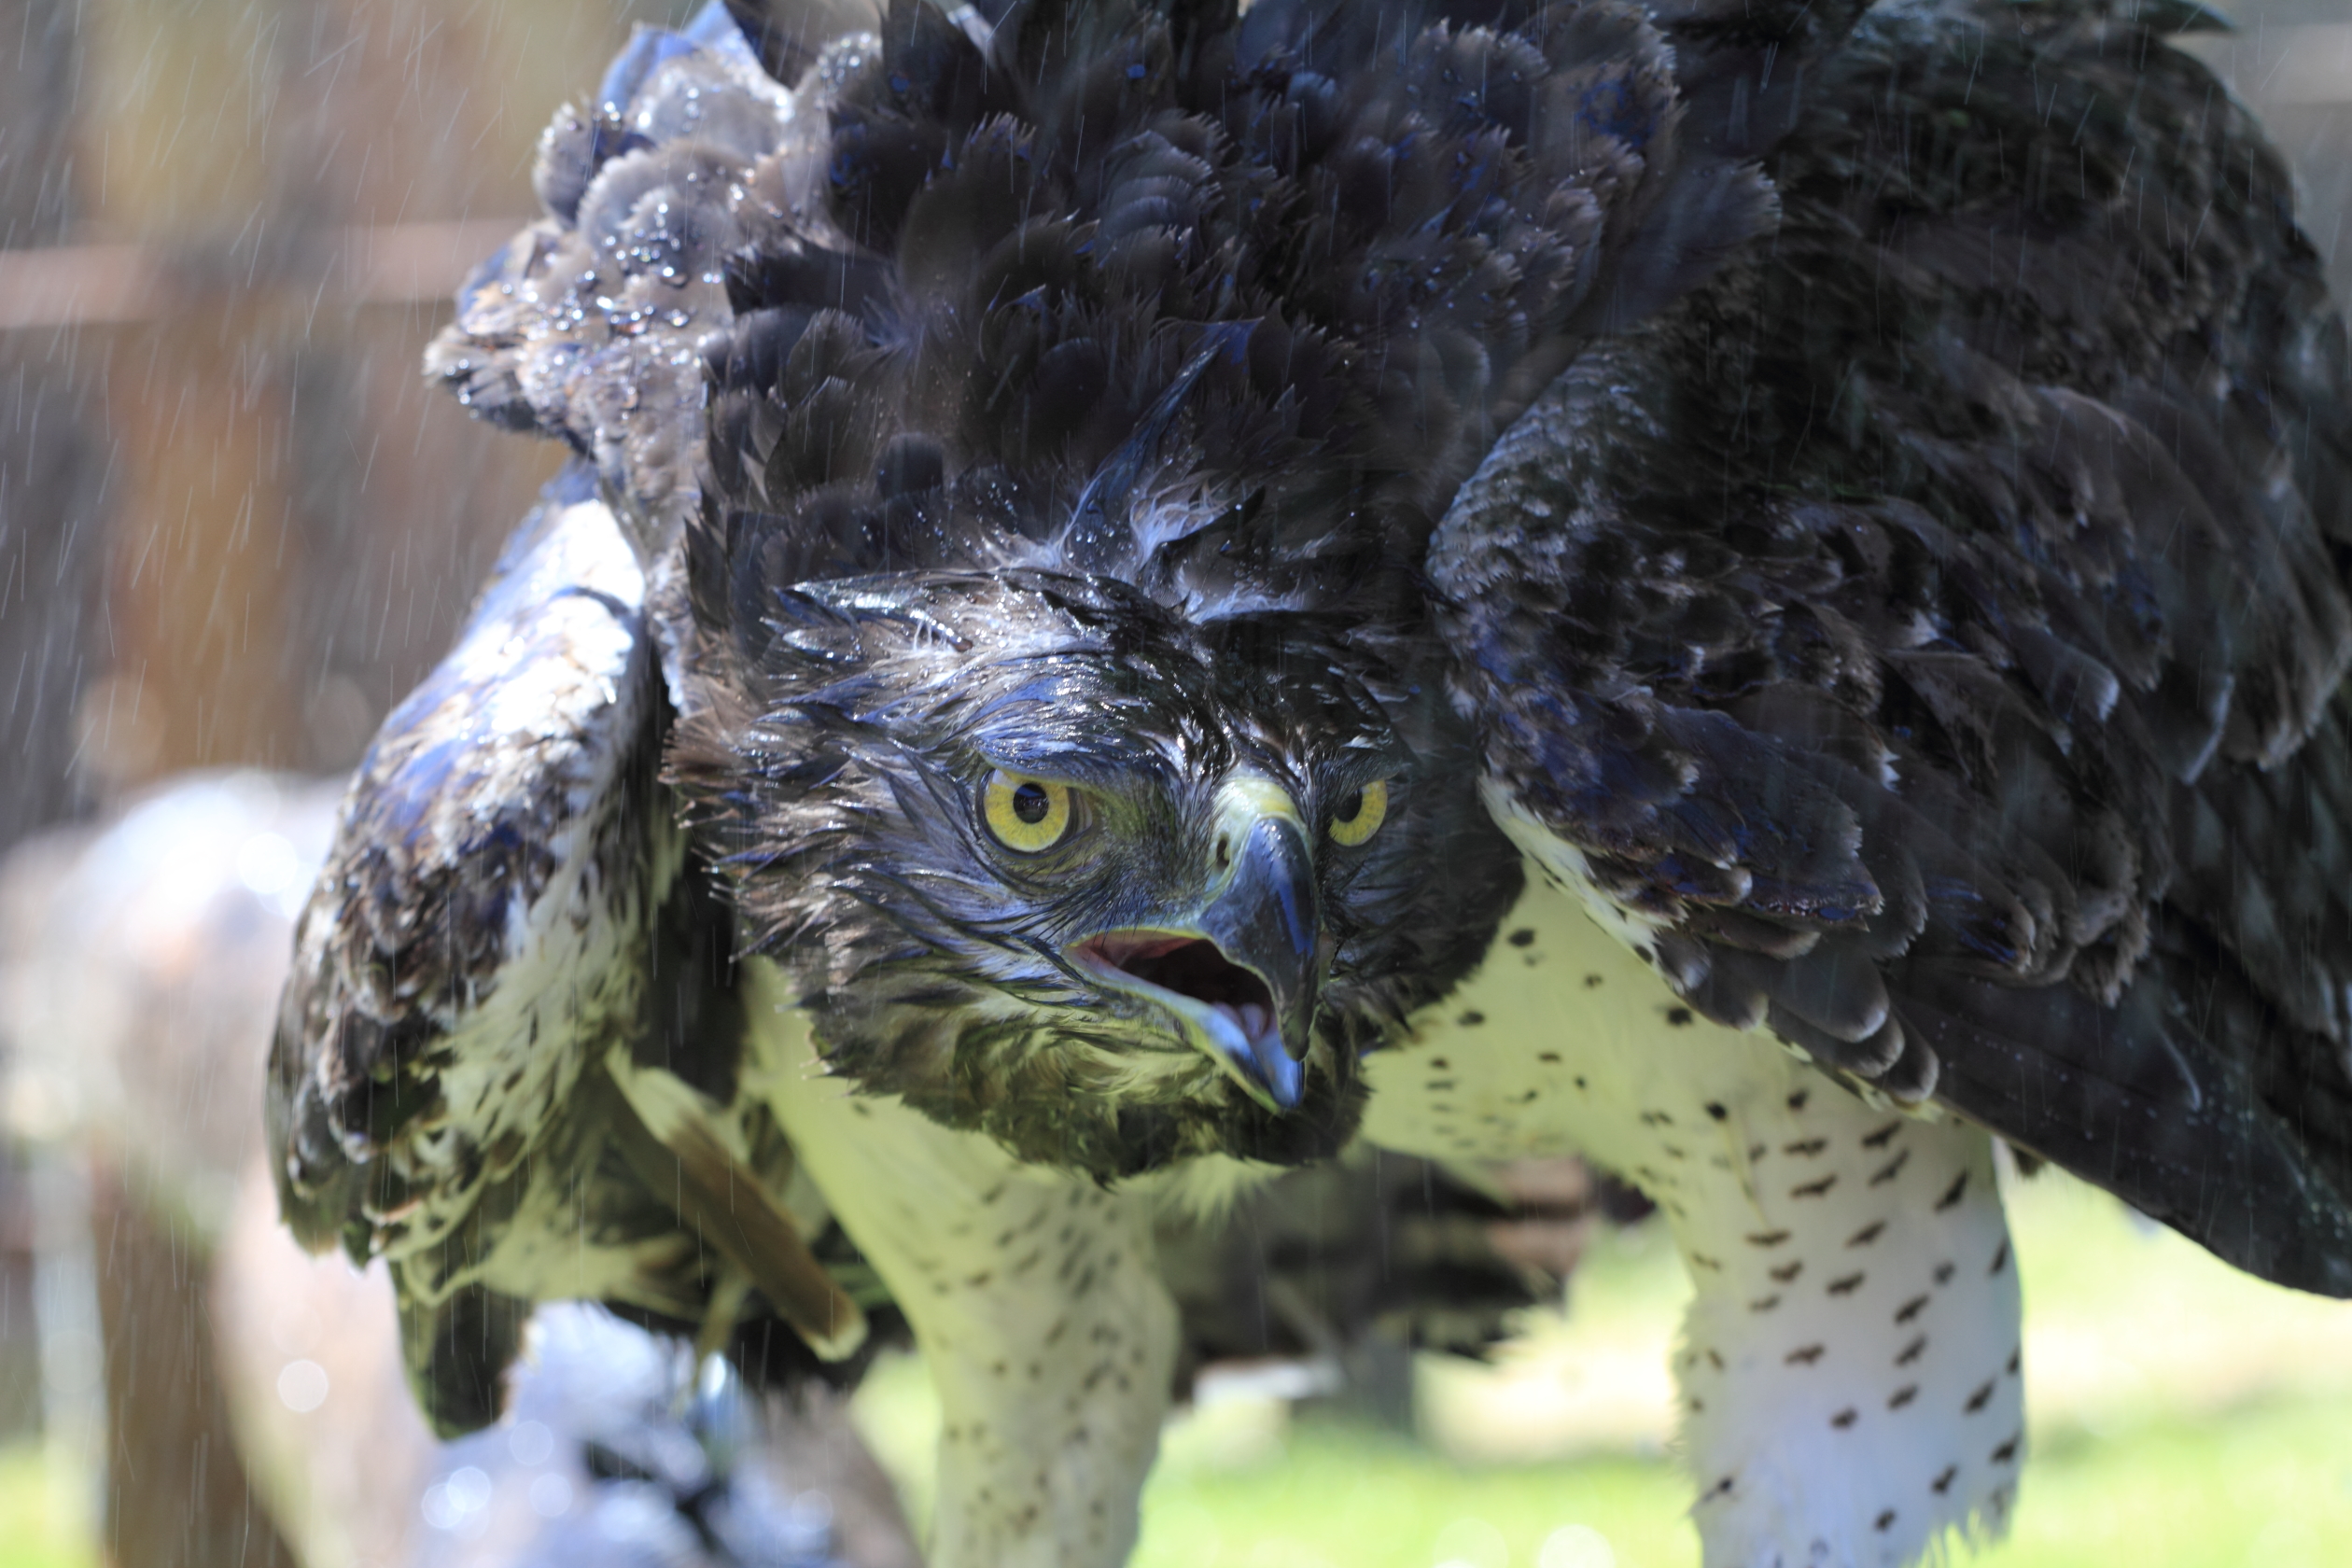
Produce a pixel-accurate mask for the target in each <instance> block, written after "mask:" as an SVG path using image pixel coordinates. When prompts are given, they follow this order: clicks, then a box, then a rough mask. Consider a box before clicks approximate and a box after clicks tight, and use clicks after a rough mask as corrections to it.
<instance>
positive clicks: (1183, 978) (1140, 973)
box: [1071, 777, 1323, 1111]
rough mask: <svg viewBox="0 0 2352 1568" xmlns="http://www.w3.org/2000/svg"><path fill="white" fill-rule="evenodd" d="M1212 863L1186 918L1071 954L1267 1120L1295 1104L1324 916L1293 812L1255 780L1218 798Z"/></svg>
mask: <svg viewBox="0 0 2352 1568" xmlns="http://www.w3.org/2000/svg"><path fill="white" fill-rule="evenodd" d="M1213 842H1214V844H1215V846H1216V848H1215V854H1216V861H1215V863H1214V866H1213V869H1212V872H1211V881H1210V887H1209V892H1208V897H1207V899H1206V901H1205V902H1204V903H1202V905H1201V907H1200V908H1199V910H1198V911H1197V913H1196V914H1195V915H1194V916H1193V917H1190V918H1188V919H1182V920H1176V921H1172V922H1170V923H1169V924H1167V925H1159V926H1152V927H1130V928H1127V929H1123V930H1119V931H1104V932H1101V933H1100V934H1099V935H1096V936H1090V937H1088V938H1086V939H1085V941H1084V942H1081V943H1079V944H1078V945H1076V946H1075V947H1074V948H1073V949H1072V950H1071V957H1072V958H1073V959H1075V960H1076V961H1077V963H1078V965H1079V967H1080V968H1082V969H1084V970H1085V971H1086V972H1088V973H1090V974H1092V975H1093V976H1094V977H1095V978H1096V979H1097V980H1098V981H1099V982H1100V983H1101V984H1102V985H1104V986H1106V987H1110V988H1112V989H1113V990H1119V991H1125V992H1127V994H1129V995H1132V996H1141V997H1145V998H1148V999H1149V1000H1151V1001H1155V1002H1157V1003H1158V1004H1159V1005H1160V1006H1162V1007H1164V1008H1166V1009H1168V1011H1169V1012H1170V1013H1173V1014H1174V1015H1176V1017H1177V1019H1178V1021H1179V1022H1180V1023H1181V1025H1182V1026H1183V1031H1184V1035H1185V1037H1186V1038H1187V1039H1188V1040H1190V1041H1191V1042H1192V1043H1193V1044H1194V1045H1195V1046H1196V1047H1197V1048H1198V1049H1199V1050H1201V1051H1202V1052H1204V1053H1206V1054H1207V1055H1208V1057H1210V1059H1211V1060H1212V1061H1214V1062H1216V1063H1217V1064H1218V1065H1219V1066H1220V1067H1222V1068H1224V1069H1225V1071H1226V1073H1227V1074H1228V1075H1229V1076H1230V1077H1232V1079H1233V1080H1234V1081H1235V1082H1236V1083H1237V1084H1239V1085H1240V1086H1241V1088H1242V1090H1243V1091H1244V1092H1246V1093H1247V1094H1248V1095H1249V1096H1250V1098H1251V1099H1254V1100H1256V1101H1257V1102H1258V1103H1259V1104H1261V1105H1263V1106H1265V1107H1266V1108H1267V1110H1269V1111H1288V1110H1291V1109H1293V1108H1294V1107H1295V1106H1296V1105H1297V1104H1298V1100H1299V1095H1300V1093H1301V1091H1302V1089H1303V1088H1304V1086H1305V1081H1306V1070H1305V1068H1304V1067H1303V1066H1302V1065H1301V1064H1302V1063H1303V1062H1304V1061H1305V1060H1306V1057H1307V1048H1308V1046H1309V1043H1311V1040H1310V1031H1311V1030H1312V1029H1313V1027H1314V1021H1315V1001H1316V994H1317V992H1318V991H1319V989H1320V988H1321V987H1322V984H1323V974H1322V952H1321V949H1322V932H1323V916H1322V910H1321V908H1320V906H1319V903H1318V900H1317V896H1316V890H1315V862H1314V857H1313V855H1312V854H1311V853H1310V852H1309V847H1308V846H1309V843H1311V842H1312V841H1311V839H1310V838H1309V835H1308V833H1307V830H1306V824H1305V823H1304V822H1303V821H1301V820H1300V819H1299V815H1298V806H1297V805H1296V803H1295V802H1294V801H1292V799H1291V798H1290V796H1289V794H1288V793H1287V792H1285V791H1283V790H1282V789H1281V787H1280V786H1278V785H1276V784H1274V783H1273V782H1272V781H1270V780H1268V779H1264V778H1255V777H1240V778H1234V779H1230V780H1228V781H1227V782H1226V783H1225V788H1224V789H1223V790H1222V791H1219V793H1218V799H1217V828H1216V835H1215V838H1214V841H1213Z"/></svg>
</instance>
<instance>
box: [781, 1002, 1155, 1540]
mask: <svg viewBox="0 0 2352 1568" xmlns="http://www.w3.org/2000/svg"><path fill="white" fill-rule="evenodd" d="M744 983H745V987H746V989H745V997H746V1003H747V1006H748V1008H749V1014H750V1017H751V1021H752V1033H753V1037H754V1039H755V1041H756V1042H757V1045H756V1046H755V1052H756V1055H757V1060H758V1063H759V1065H758V1067H757V1068H755V1069H754V1070H753V1071H755V1072H757V1073H758V1074H759V1075H760V1076H759V1078H758V1081H757V1082H756V1083H753V1082H749V1081H747V1085H746V1086H747V1088H753V1089H756V1091H757V1092H759V1093H762V1094H763V1095H765V1096H766V1098H767V1099H768V1101H769V1103H770V1104H771V1105H773V1106H774V1107H775V1109H776V1113H777V1119H778V1120H779V1121H780V1122H781V1123H782V1125H783V1127H784V1130H785V1132H786V1134H787V1135H788V1136H789V1137H790V1138H791V1141H792V1146H793V1148H794V1150H795V1151H796V1152H797V1153H798V1155H799V1156H800V1158H801V1159H802V1160H803V1161H804V1162H805V1165H806V1168H807V1169H808V1171H809V1173H810V1175H812V1176H813V1177H814V1178H815V1179H816V1181H817V1182H818V1183H819V1185H820V1186H822V1187H823V1189H824V1191H825V1195H826V1197H827V1198H828V1200H829V1201H830V1202H831V1203H832V1204H833V1213H834V1215H835V1217H836V1218H837V1219H839V1221H840V1222H841V1225H842V1226H843V1228H845V1229H846V1230H847V1231H848V1233H849V1235H850V1237H851V1238H852V1239H855V1240H856V1242H857V1243H858V1245H859V1247H860V1248H861V1250H862V1251H863V1252H864V1253H865V1255H866V1258H867V1259H868V1261H870V1262H871V1263H872V1264H873V1265H874V1267H875V1269H876V1270H877V1271H878V1272H879V1273H880V1274H881V1276H882V1279H883V1281H884V1282H885V1283H886V1284H888V1285H889V1288H890V1293H891V1295H893V1296H894V1297H895V1298H896V1299H897V1301H898V1302H899V1304H900V1306H901V1308H902V1309H903V1310H904V1312H905V1313H906V1317H907V1320H908V1322H909V1323H911V1324H912V1325H913V1326H914V1330H915V1337H916V1338H917V1341H918V1342H919V1343H920V1344H921V1346H922V1348H923V1352H924V1355H925V1357H926V1359H927V1360H928V1361H929V1363H930V1365H931V1377H932V1379H933V1381H934V1382H935V1383H936V1384H937V1386H938V1389H939V1397H940V1404H941V1407H942V1411H943V1415H944V1417H945V1426H944V1427H943V1429H942V1432H941V1435H940V1454H939V1502H938V1508H937V1512H936V1514H935V1516H934V1518H933V1520H932V1526H931V1564H932V1568H1110V1565H1113V1564H1116V1563H1118V1562H1122V1561H1125V1560H1126V1558H1127V1551H1128V1549H1129V1548H1130V1547H1133V1545H1134V1543H1135V1533H1136V1503H1137V1499H1138V1496H1139V1495H1140V1493H1141V1491H1142V1486H1143V1478H1144V1476H1145V1474H1146V1473H1147V1472H1148V1471H1149V1470H1150V1468H1151V1464H1152V1457H1153V1454H1154V1453H1155V1450H1156V1449H1157V1448H1158V1444H1159V1427H1160V1421H1161V1418H1162V1416H1163V1415H1164V1414H1165V1412H1166V1410H1167V1407H1168V1390H1169V1378H1170V1374H1171V1372H1172V1370H1173V1366H1174V1362H1175V1351H1176V1311H1175V1307H1174V1304H1173V1303H1172V1302H1171V1301H1170V1300H1169V1295H1168V1292H1167V1289H1166V1287H1165V1286H1163V1285H1162V1284H1161V1282H1160V1278H1159V1273H1158V1270H1157V1269H1156V1267H1155V1265H1154V1256H1153V1250H1152V1206H1151V1201H1150V1199H1149V1198H1148V1197H1143V1196H1141V1195H1139V1194H1127V1193H1113V1192H1109V1191H1106V1190H1104V1189H1103V1188H1102V1187H1101V1186H1100V1185H1099V1184H1098V1183H1094V1182H1092V1181H1090V1180H1086V1179H1085V1178H1077V1177H1071V1176H1069V1175H1067V1174H1063V1173H1059V1172H1054V1171H1049V1170H1044V1169H1040V1168H1037V1167H1030V1166H1022V1165H1019V1164H1017V1163H1016V1162H1015V1160H1014V1159H1013V1158H1012V1156H1010V1155H1007V1154H1005V1153H1004V1152H1003V1150H1002V1149H1001V1147H999V1146H998V1145H997V1144H996V1143H995V1142H994V1141H991V1140H988V1139H987V1138H984V1137H981V1136H979V1135H977V1134H973V1133H963V1132H956V1131H953V1130H951V1129H949V1128H946V1127H942V1126H940V1125H939V1124H938V1123H936V1122H932V1121H930V1120H928V1119H927V1118H925V1117H923V1116H921V1115H919V1114H917V1113H915V1112H913V1111H910V1110H908V1109H906V1107H904V1106H903V1105H902V1104H901V1103H900V1102H899V1101H898V1100H896V1099H889V1098H884V1097H876V1096H863V1095H853V1094H852V1093H851V1092H850V1089H849V1087H848V1085H847V1084H845V1083H844V1082H842V1081H841V1080H840V1079H837V1078H828V1077H825V1076H823V1075H822V1070H821V1069H820V1068H819V1065H818V1063H817V1060H816V1057H815V1053H814V1051H813V1049H812V1047H811V1045H810V1043H809V1039H808V1030H807V1025H806V1023H805V1015H803V1014H802V1013H801V1012H800V1011H799V1010H798V1009H797V1008H796V1007H794V1006H793V1004H792V999H791V990H790V988H789V987H788V986H787V985H786V984H785V983H784V982H783V980H782V979H781V977H780V976H779V975H778V974H777V972H776V970H775V969H774V968H772V967H771V966H770V965H768V964H767V963H766V962H765V961H763V960H758V959H754V960H751V961H749V963H747V965H746V967H745V982H744Z"/></svg>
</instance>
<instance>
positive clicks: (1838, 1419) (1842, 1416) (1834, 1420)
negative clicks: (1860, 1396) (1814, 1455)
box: [1829, 1405, 1859, 1432]
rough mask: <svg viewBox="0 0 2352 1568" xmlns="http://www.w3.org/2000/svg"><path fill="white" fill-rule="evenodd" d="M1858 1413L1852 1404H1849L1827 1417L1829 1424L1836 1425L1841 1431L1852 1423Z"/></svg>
mask: <svg viewBox="0 0 2352 1568" xmlns="http://www.w3.org/2000/svg"><path fill="white" fill-rule="evenodd" d="M1858 1414H1859V1412H1857V1411H1856V1410H1855V1407H1853V1406H1851V1405H1849V1406H1847V1407H1845V1408H1844V1409H1842V1410H1840V1411H1839V1412H1838V1413H1837V1414H1836V1415H1834V1416H1831V1417H1830V1418H1829V1424H1830V1425H1831V1426H1834V1427H1836V1428H1837V1429H1838V1430H1839V1431H1841V1432H1843V1431H1844V1430H1845V1429H1846V1428H1847V1427H1849V1426H1852V1425H1853V1424H1854V1422H1855V1418H1856V1416H1857V1415H1858Z"/></svg>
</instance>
